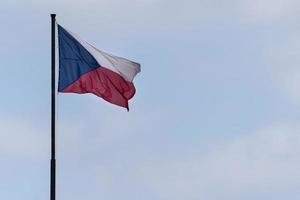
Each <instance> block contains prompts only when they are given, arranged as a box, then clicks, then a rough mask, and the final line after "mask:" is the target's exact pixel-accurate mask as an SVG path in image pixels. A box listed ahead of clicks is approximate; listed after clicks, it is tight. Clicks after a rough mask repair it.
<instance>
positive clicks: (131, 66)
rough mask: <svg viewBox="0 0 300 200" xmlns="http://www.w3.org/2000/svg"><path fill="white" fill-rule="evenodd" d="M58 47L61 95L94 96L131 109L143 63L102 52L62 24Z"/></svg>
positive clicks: (59, 30) (59, 27)
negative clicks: (135, 85) (131, 101)
mask: <svg viewBox="0 0 300 200" xmlns="http://www.w3.org/2000/svg"><path fill="white" fill-rule="evenodd" d="M58 46H59V80H58V91H59V92H63V93H77V94H85V93H92V94H95V95H97V96H99V97H101V98H103V99H104V100H106V101H108V102H110V103H112V104H115V105H118V106H122V107H125V108H127V110H129V106H128V101H129V99H131V98H132V97H133V96H134V94H135V87H134V85H133V82H132V81H133V79H134V77H135V76H136V74H137V73H139V72H140V70H141V69H140V64H138V63H136V62H133V61H130V60H127V59H125V58H121V57H118V56H114V55H111V54H108V53H105V52H103V51H100V50H99V49H97V48H95V47H94V46H92V45H90V44H89V43H87V42H86V41H84V40H83V39H81V38H80V37H78V36H77V35H76V34H74V33H72V32H70V31H68V30H66V29H65V28H63V27H62V26H60V25H58Z"/></svg>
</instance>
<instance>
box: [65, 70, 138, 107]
mask: <svg viewBox="0 0 300 200" xmlns="http://www.w3.org/2000/svg"><path fill="white" fill-rule="evenodd" d="M62 92H65V93H77V94H85V93H92V94H95V95H97V96H99V97H101V98H103V99H104V100H106V101H108V102H110V103H112V104H115V105H118V106H122V107H125V108H127V109H129V107H128V100H129V99H131V98H132V97H133V96H134V94H135V87H134V85H133V83H131V82H129V81H126V80H125V79H124V78H123V77H122V76H120V75H119V74H117V73H115V72H113V71H111V70H109V69H106V68H105V67H99V68H97V69H95V70H92V71H90V72H88V73H85V74H83V75H82V76H81V77H80V78H79V79H78V80H77V81H75V82H74V83H72V84H71V85H69V86H68V87H66V88H65V89H64V90H63V91H62Z"/></svg>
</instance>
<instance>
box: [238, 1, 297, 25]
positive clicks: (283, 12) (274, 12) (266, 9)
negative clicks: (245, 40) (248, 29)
mask: <svg viewBox="0 0 300 200" xmlns="http://www.w3.org/2000/svg"><path fill="white" fill-rule="evenodd" d="M238 4H239V6H238V7H239V9H240V15H242V16H245V17H247V18H248V19H251V20H255V21H258V20H279V19H280V18H284V19H286V18H291V17H295V16H298V17H299V6H300V2H299V1H297V0H244V1H238Z"/></svg>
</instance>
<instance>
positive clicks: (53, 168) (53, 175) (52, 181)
mask: <svg viewBox="0 0 300 200" xmlns="http://www.w3.org/2000/svg"><path fill="white" fill-rule="evenodd" d="M55 17H56V14H51V169H50V200H55V182H56V180H55V179H56V163H55V162H56V161H55V95H56V94H55Z"/></svg>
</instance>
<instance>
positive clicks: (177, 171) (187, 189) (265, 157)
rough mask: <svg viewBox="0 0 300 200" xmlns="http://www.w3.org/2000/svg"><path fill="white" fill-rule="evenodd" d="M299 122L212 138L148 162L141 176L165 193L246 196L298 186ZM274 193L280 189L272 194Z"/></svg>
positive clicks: (186, 196)
mask: <svg viewBox="0 0 300 200" xmlns="http://www.w3.org/2000/svg"><path fill="white" fill-rule="evenodd" d="M299 128H300V127H299V126H297V125H296V126H295V125H274V126H270V127H267V128H263V129H260V130H257V131H256V132H254V133H252V134H249V135H239V136H236V137H232V138H227V139H225V140H221V141H211V142H210V143H209V146H210V148H208V149H207V150H206V151H201V152H200V151H199V152H198V153H189V154H187V155H186V157H181V158H179V159H174V160H170V159H168V158H165V159H162V160H160V161H158V162H152V163H151V162H150V163H147V165H146V166H143V167H141V169H143V170H141V171H140V174H139V176H140V177H144V183H145V184H147V185H148V186H149V187H151V188H152V189H153V190H154V191H155V192H156V193H157V194H159V196H160V198H161V199H172V200H177V199H178V200H181V199H195V200H196V199H199V198H205V199H220V198H222V199H248V197H251V196H255V195H259V194H260V195H265V196H270V195H272V194H280V193H281V192H282V193H285V194H286V195H288V192H287V190H289V189H291V188H295V187H296V186H298V187H299V186H300V181H299V176H300V173H299V170H298V169H299V167H300V157H299V155H300V129H299ZM274 199H276V195H274Z"/></svg>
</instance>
